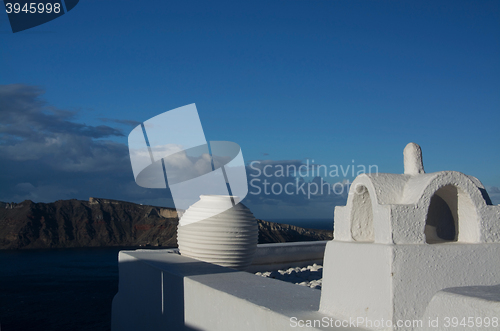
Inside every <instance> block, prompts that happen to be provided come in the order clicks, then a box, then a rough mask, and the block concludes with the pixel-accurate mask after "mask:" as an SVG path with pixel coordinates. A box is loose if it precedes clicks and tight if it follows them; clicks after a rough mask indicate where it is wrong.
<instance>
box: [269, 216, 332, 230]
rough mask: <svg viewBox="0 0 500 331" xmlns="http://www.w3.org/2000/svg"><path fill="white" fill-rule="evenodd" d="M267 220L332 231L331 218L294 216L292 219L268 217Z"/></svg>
mask: <svg viewBox="0 0 500 331" xmlns="http://www.w3.org/2000/svg"><path fill="white" fill-rule="evenodd" d="M267 221H269V222H273V223H278V224H289V225H294V226H297V227H301V228H306V229H318V230H331V231H333V218H294V219H274V218H273V219H268V220H267Z"/></svg>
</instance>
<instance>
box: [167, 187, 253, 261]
mask: <svg viewBox="0 0 500 331" xmlns="http://www.w3.org/2000/svg"><path fill="white" fill-rule="evenodd" d="M233 201H234V205H233ZM238 201H239V200H238V197H231V196H227V195H202V196H200V200H199V201H198V202H196V203H194V204H193V205H192V206H191V207H189V209H188V210H186V212H185V213H184V215H183V216H182V217H181V219H180V221H179V226H178V228H177V244H178V246H179V251H180V253H181V255H184V256H187V257H191V258H194V259H198V260H201V261H205V262H209V263H214V264H218V265H221V266H224V267H230V268H235V269H240V270H244V269H245V268H246V267H248V266H249V265H250V264H251V263H252V259H253V256H254V253H255V250H256V248H257V241H258V235H259V230H258V225H257V220H256V219H255V217H254V216H253V214H252V212H251V211H250V209H248V208H247V207H245V206H244V205H243V204H241V203H238Z"/></svg>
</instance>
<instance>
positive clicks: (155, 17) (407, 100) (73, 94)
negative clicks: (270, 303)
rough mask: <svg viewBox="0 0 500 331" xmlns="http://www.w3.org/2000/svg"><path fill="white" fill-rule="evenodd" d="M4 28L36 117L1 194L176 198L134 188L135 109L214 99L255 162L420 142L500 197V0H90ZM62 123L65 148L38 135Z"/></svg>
mask: <svg viewBox="0 0 500 331" xmlns="http://www.w3.org/2000/svg"><path fill="white" fill-rule="evenodd" d="M0 32H1V33H0V45H1V47H0V59H1V64H0V84H2V85H4V87H3V88H4V90H3V97H4V98H6V99H5V100H11V101H12V100H14V101H12V102H11V101H9V102H4V104H3V105H2V104H0V116H1V113H2V112H3V113H4V115H3V117H2V121H4V123H3V126H4V128H5V127H7V126H8V127H10V129H12V127H13V126H18V127H19V126H21V127H22V126H23V125H24V126H25V127H24V129H23V130H17V131H16V132H13V131H12V132H10V133H9V134H8V135H7V134H6V133H5V132H6V131H5V130H4V131H0V134H2V132H4V133H3V135H1V136H0V138H1V139H2V142H1V143H0V147H1V148H2V149H3V150H4V153H3V155H2V156H0V167H1V168H2V169H3V171H2V175H1V177H0V180H1V182H2V185H1V186H2V188H1V189H0V200H1V201H22V200H24V199H31V200H34V201H45V202H48V201H54V200H57V199H67V198H78V199H87V198H88V196H99V197H104V198H111V199H113V198H115V199H126V200H129V201H134V202H143V203H154V204H161V201H163V200H164V199H165V197H164V196H162V194H164V193H161V192H160V191H158V190H150V191H148V192H146V190H143V189H141V188H136V187H134V182H133V176H132V172H131V169H130V164H129V163H127V162H129V161H128V160H127V155H126V143H127V139H126V137H127V135H128V133H129V132H130V130H131V129H132V128H133V126H132V125H130V123H136V122H143V121H145V120H147V119H149V118H151V117H153V116H155V115H158V114H160V113H162V112H165V111H167V110H170V109H173V108H177V107H180V106H183V105H187V104H191V103H196V105H197V108H198V112H199V115H200V118H201V121H202V123H203V127H204V131H205V135H206V137H207V140H229V141H234V142H236V143H238V144H239V145H240V146H241V147H242V150H243V155H244V157H245V160H246V161H247V162H250V161H252V160H262V161H265V162H274V163H273V164H290V163H293V162H299V163H301V162H302V163H303V162H306V161H307V160H308V159H309V160H313V159H314V161H315V162H316V163H318V164H326V165H332V164H336V165H345V166H347V165H349V164H351V163H352V160H355V163H356V164H365V165H369V164H376V165H377V166H378V169H379V171H380V172H393V173H401V172H402V171H403V164H402V150H403V148H404V146H405V145H406V144H407V143H408V142H410V141H413V142H416V143H418V144H420V145H421V146H422V149H423V151H424V164H425V168H426V171H427V172H433V171H440V170H457V171H461V172H464V173H466V174H469V175H473V176H476V177H478V178H479V179H480V180H481V181H482V182H483V184H484V185H485V186H487V187H488V189H489V190H490V194H491V195H492V198H493V200H494V201H496V203H499V202H500V191H498V189H496V187H499V186H500V174H499V171H498V168H499V165H500V154H499V153H498V147H497V146H499V145H500V135H499V134H498V129H499V127H498V123H499V119H500V2H498V1H475V2H473V1H419V2H408V1H251V2H250V1H249V2H245V3H241V2H238V1H214V2H207V1H178V2H173V1H149V2H137V1H127V0H120V1H118V0H111V1H97V0H81V1H80V3H79V4H78V5H77V6H76V7H75V8H74V9H73V10H72V11H70V12H69V13H67V14H66V15H63V16H62V17H60V18H58V19H56V20H54V21H51V22H48V23H46V24H44V25H41V26H38V27H35V28H33V29H29V30H26V31H23V32H19V33H16V34H13V33H12V32H11V31H10V27H9V25H8V19H7V15H6V14H1V15H0ZM10 84H20V85H16V88H12V85H10ZM9 87H10V88H9ZM0 94H1V93H0ZM41 101H43V103H40V102H41ZM26 104H29V105H30V109H31V111H30V112H29V113H26V114H24V113H23V111H25V108H23V107H24V106H23V105H26ZM7 105H9V106H8V107H7ZM9 107H10V108H9ZM16 107H17V108H16ZM23 109H24V110H23ZM49 113H50V116H41V115H40V114H46V115H47V114H49ZM22 114H24V115H23V116H25V117H23V116H21V115H22ZM20 123H24V124H20ZM30 123H31V124H30ZM37 123H38V124H37ZM50 123H56V124H57V125H59V128H56V127H55V126H57V125H56V124H54V125H50ZM127 123H129V124H127ZM0 124H2V122H1V121H0ZM30 130H32V132H34V131H36V132H37V134H36V135H32V134H31V133H32V132H31V133H29V131H30ZM49 138H50V139H53V140H54V139H55V140H54V141H56V140H57V141H58V144H62V145H57V146H63V147H64V148H62V147H61V149H60V150H58V151H56V150H54V146H52V147H50V148H49V147H47V144H45V145H43V144H42V145H40V144H38V145H37V142H39V141H40V139H41V140H44V139H45V140H47V139H49ZM50 139H49V140H50ZM47 141H48V140H47ZM51 141H52V140H51ZM21 142H22V144H21ZM14 149H15V150H14ZM28 155H29V156H28ZM68 155H71V157H69V156H68ZM82 155H84V156H85V160H82V159H80V158H82V157H83V156H82ZM90 158H99V160H93V161H92V162H90V161H88V160H89V159H90ZM68 159H71V160H72V162H67V163H65V162H66V161H67V160H68ZM65 160H66V161H65ZM85 162H87V163H85ZM299 163H296V164H299ZM113 164H114V165H113ZM92 167H99V169H95V168H94V169H92ZM350 179H352V178H350ZM306 180H311V179H306ZM328 180H329V181H331V182H332V183H333V182H335V181H342V180H345V178H335V179H332V178H330V179H328ZM497 191H498V192H497ZM497 196H498V199H497V198H496V197H497ZM271 200H272V199H271ZM309 200H310V199H309ZM249 202H250V205H251V208H252V210H253V211H254V212H255V214H256V215H257V216H258V217H261V218H290V217H299V218H304V217H327V216H328V215H331V214H332V212H333V205H335V204H342V203H343V200H342V199H341V198H338V199H337V197H336V198H332V199H331V200H328V199H326V200H324V201H323V200H322V202H321V203H319V202H317V201H316V202H315V200H314V199H312V200H311V201H302V203H298V202H297V201H294V202H293V203H291V202H287V201H286V200H282V201H281V200H280V201H278V202H277V201H274V202H272V201H271V202H270V203H267V202H266V201H265V199H264V200H260V201H252V200H251V199H249ZM297 206H300V212H299V211H298V209H297V208H298V207H297Z"/></svg>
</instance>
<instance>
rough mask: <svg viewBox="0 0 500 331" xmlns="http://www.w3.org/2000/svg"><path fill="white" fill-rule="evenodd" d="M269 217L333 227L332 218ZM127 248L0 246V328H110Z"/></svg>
mask: <svg viewBox="0 0 500 331" xmlns="http://www.w3.org/2000/svg"><path fill="white" fill-rule="evenodd" d="M270 221H273V222H277V223H282V224H292V225H297V226H302V227H306V228H312V229H330V230H331V229H333V222H332V220H329V219H328V220H326V219H323V220H322V219H314V220H306V219H293V220H283V219H280V220H270ZM123 249H132V248H125V247H120V248H68V249H40V250H0V330H1V331H68V330H72V331H80V330H81V331H86V330H92V331H109V330H111V304H112V300H113V297H114V296H115V294H116V293H117V292H118V252H119V251H120V250H123Z"/></svg>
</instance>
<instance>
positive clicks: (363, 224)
mask: <svg viewBox="0 0 500 331" xmlns="http://www.w3.org/2000/svg"><path fill="white" fill-rule="evenodd" d="M351 236H352V239H354V240H355V241H364V242H373V241H374V240H375V234H374V230H373V209H372V201H371V197H370V193H369V192H368V189H367V188H366V186H364V185H357V186H356V187H355V188H354V197H353V201H352V210H351Z"/></svg>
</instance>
